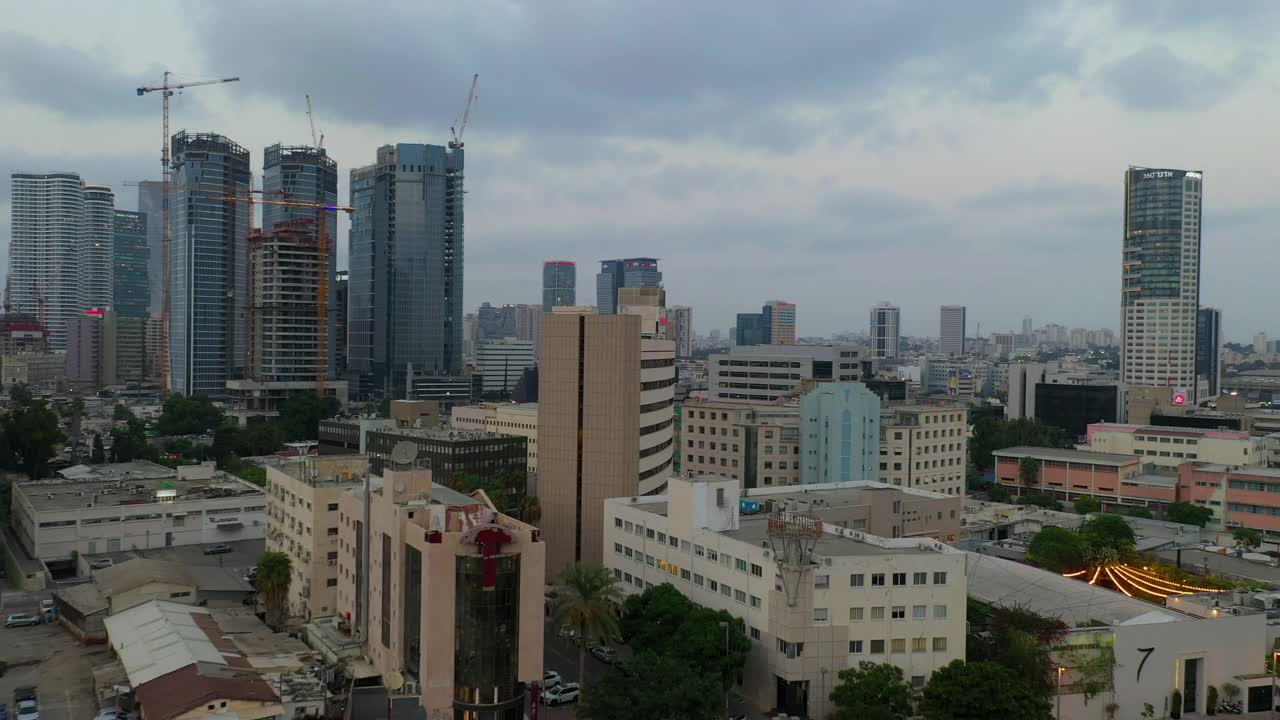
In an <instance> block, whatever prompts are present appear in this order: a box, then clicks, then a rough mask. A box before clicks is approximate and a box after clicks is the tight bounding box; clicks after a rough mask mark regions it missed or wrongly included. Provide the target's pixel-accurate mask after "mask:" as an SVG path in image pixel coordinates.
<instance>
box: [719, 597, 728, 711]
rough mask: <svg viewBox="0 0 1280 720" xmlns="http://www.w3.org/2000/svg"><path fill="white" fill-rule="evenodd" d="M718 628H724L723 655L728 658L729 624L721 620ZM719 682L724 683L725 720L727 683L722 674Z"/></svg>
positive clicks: (722, 673)
mask: <svg viewBox="0 0 1280 720" xmlns="http://www.w3.org/2000/svg"><path fill="white" fill-rule="evenodd" d="M720 627H722V628H724V655H725V657H728V656H729V623H728V622H726V621H724V620H721V621H720ZM720 682H722V683H724V716H725V718H726V720H728V717H729V683H728V682H727V681H726V679H725V677H724V672H723V671H721V673H720Z"/></svg>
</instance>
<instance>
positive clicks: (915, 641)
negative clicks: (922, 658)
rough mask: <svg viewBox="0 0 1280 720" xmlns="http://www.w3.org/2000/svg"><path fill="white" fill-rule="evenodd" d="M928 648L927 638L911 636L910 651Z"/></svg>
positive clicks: (914, 651) (915, 651) (916, 651)
mask: <svg viewBox="0 0 1280 720" xmlns="http://www.w3.org/2000/svg"><path fill="white" fill-rule="evenodd" d="M928 649H929V638H911V652H913V653H918V652H924V651H925V650H928Z"/></svg>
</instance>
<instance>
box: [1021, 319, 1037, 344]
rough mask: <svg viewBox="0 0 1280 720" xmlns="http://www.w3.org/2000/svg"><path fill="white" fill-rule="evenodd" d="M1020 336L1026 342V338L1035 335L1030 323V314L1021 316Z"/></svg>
mask: <svg viewBox="0 0 1280 720" xmlns="http://www.w3.org/2000/svg"><path fill="white" fill-rule="evenodd" d="M1022 337H1023V338H1024V340H1023V342H1026V341H1027V340H1029V339H1031V338H1033V337H1035V332H1034V330H1033V328H1032V325H1031V316H1030V315H1024V316H1022Z"/></svg>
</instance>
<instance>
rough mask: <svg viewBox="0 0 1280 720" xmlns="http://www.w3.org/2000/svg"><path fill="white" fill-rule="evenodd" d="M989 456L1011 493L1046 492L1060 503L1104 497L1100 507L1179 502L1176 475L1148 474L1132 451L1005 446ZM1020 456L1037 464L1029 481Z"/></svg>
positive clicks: (1154, 506)
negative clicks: (1024, 478)
mask: <svg viewBox="0 0 1280 720" xmlns="http://www.w3.org/2000/svg"><path fill="white" fill-rule="evenodd" d="M992 455H993V456H994V458H995V468H996V469H995V474H996V482H998V483H1000V484H1001V485H1004V486H1005V487H1006V488H1007V489H1008V490H1009V492H1010V493H1012V494H1013V495H1015V496H1021V495H1026V494H1030V493H1033V492H1045V493H1049V494H1050V495H1052V496H1053V497H1054V498H1055V499H1057V500H1059V501H1061V502H1063V503H1068V502H1071V501H1073V500H1075V499H1076V498H1079V497H1094V498H1097V499H1098V500H1100V501H1102V504H1103V509H1109V508H1110V507H1112V506H1118V505H1128V506H1142V507H1150V508H1151V509H1152V510H1153V511H1157V510H1161V509H1163V508H1164V506H1166V505H1168V504H1169V503H1172V502H1175V501H1176V500H1177V494H1178V479H1177V476H1176V475H1174V474H1173V473H1171V472H1167V473H1156V472H1149V467H1148V466H1147V465H1146V464H1144V463H1143V461H1142V460H1141V459H1139V458H1137V457H1135V456H1133V455H1122V454H1118V453H1102V452H1089V451H1086V450H1062V449H1058V448H1041V447H1012V448H1005V449H1004V450H996V451H995V452H993V453H992ZM1023 458H1031V459H1032V460H1034V461H1035V463H1036V477H1035V480H1034V481H1033V482H1032V483H1031V484H1030V485H1027V484H1024V483H1023V482H1022V479H1021V477H1020V473H1019V467H1020V466H1021V463H1022V459H1023Z"/></svg>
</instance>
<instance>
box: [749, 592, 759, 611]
mask: <svg viewBox="0 0 1280 720" xmlns="http://www.w3.org/2000/svg"><path fill="white" fill-rule="evenodd" d="M751 607H753V608H755V609H756V610H759V609H760V596H758V595H752V596H751Z"/></svg>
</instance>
